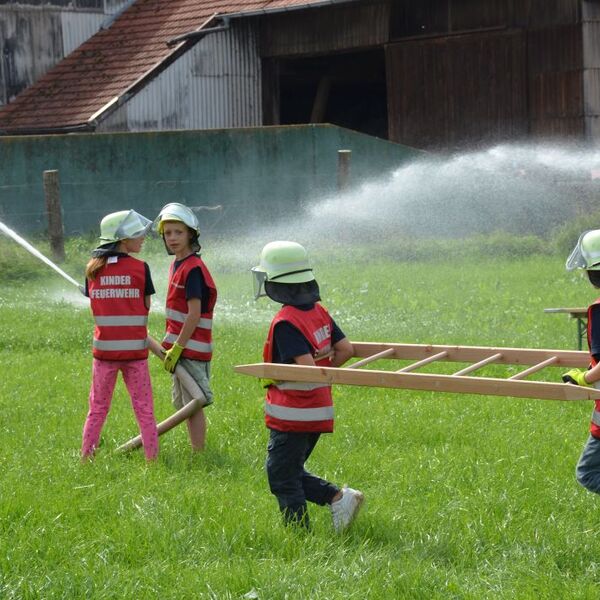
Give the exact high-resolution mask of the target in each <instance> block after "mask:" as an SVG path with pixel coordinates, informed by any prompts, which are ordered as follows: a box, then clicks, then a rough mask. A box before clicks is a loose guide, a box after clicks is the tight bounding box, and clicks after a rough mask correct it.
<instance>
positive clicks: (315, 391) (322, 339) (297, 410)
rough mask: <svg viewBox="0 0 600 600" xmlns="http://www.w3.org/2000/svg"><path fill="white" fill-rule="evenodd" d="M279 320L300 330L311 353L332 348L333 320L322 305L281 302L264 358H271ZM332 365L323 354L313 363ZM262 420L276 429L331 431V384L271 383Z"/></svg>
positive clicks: (270, 359)
mask: <svg viewBox="0 0 600 600" xmlns="http://www.w3.org/2000/svg"><path fill="white" fill-rule="evenodd" d="M281 321H287V322H288V323H291V324H292V325H293V326H294V327H296V329H298V330H299V331H300V333H302V335H303V336H304V337H305V338H306V339H307V341H308V342H309V344H310V345H311V348H312V354H313V356H316V355H317V354H325V353H326V352H328V351H329V350H330V349H331V332H332V330H333V324H332V321H331V317H330V316H329V313H328V312H327V310H325V308H323V307H322V306H321V305H320V304H315V306H314V308H312V309H311V310H308V311H305V310H300V309H298V308H295V307H293V306H284V307H283V308H282V309H281V310H280V311H279V312H278V313H277V314H276V315H275V318H274V319H273V322H272V323H271V327H270V329H269V336H268V338H267V341H266V343H265V347H264V350H263V359H264V361H265V362H273V332H274V330H275V325H277V323H280V322H281ZM316 364H317V365H318V366H321V367H329V366H331V359H330V358H326V359H322V360H319V361H318V362H317V363H316ZM265 422H266V425H267V427H269V428H270V429H276V430H278V431H298V432H313V431H314V432H321V433H330V432H332V431H333V400H332V397H331V386H329V385H327V384H322V383H305V382H296V381H281V382H276V383H274V384H272V385H270V386H269V387H268V389H267V396H266V399H265Z"/></svg>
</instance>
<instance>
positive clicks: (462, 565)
mask: <svg viewBox="0 0 600 600" xmlns="http://www.w3.org/2000/svg"><path fill="white" fill-rule="evenodd" d="M262 241H268V240H261V241H260V242H262ZM88 242H89V240H78V241H77V240H76V241H74V242H72V243H71V245H70V246H69V261H68V262H67V264H66V266H65V269H66V270H68V271H69V273H70V274H71V275H74V276H75V277H76V278H77V279H81V278H82V276H81V273H82V268H83V265H84V263H85V260H86V252H87V251H88V249H89V247H91V243H88ZM9 245H10V243H9V242H6V244H4V243H3V244H2V250H3V251H4V250H6V251H7V252H8V248H9ZM13 246H15V247H16V245H15V244H13ZM259 247H260V245H259V246H258V248H259ZM452 247H453V248H454V250H456V249H457V248H459V247H461V242H455V243H454V246H452ZM448 248H450V246H448ZM238 250H239V254H236V253H235V252H233V251H231V250H230V249H229V248H228V247H225V246H224V245H221V246H220V245H218V244H215V245H214V246H213V247H212V248H211V247H210V241H207V251H206V252H205V254H204V256H205V259H206V261H207V263H208V264H209V265H211V266H212V268H213V271H214V275H215V279H216V280H217V284H218V286H219V290H220V301H219V304H218V309H217V312H216V316H215V343H216V346H217V349H216V353H215V358H214V361H213V389H214V392H215V403H214V405H213V406H211V407H210V408H208V409H207V415H208V418H209V431H208V448H207V450H206V451H205V452H204V453H203V454H202V455H197V456H192V455H191V454H190V450H189V445H188V440H187V434H186V431H185V428H184V427H179V428H177V429H175V430H174V431H172V432H170V433H168V434H166V435H165V436H163V437H162V438H161V451H160V457H159V461H158V463H157V464H156V465H153V466H151V467H147V466H146V464H145V462H144V459H143V455H142V453H141V452H137V453H134V454H131V455H128V456H124V455H120V454H117V453H116V452H114V450H115V448H116V446H117V445H118V444H119V443H122V442H124V441H125V440H127V439H128V438H129V437H131V436H132V435H134V434H135V433H136V424H135V420H134V418H133V413H132V410H131V408H130V406H129V401H128V397H127V394H126V392H125V389H124V386H123V384H122V382H119V384H118V386H117V390H116V393H115V397H114V400H113V408H112V410H111V412H110V414H109V417H108V421H107V423H106V425H105V428H104V431H103V438H102V444H101V447H100V449H99V452H98V456H97V459H96V460H95V462H94V463H91V464H88V465H81V464H80V463H79V460H78V451H79V444H80V436H81V429H82V426H83V421H84V418H85V414H86V409H87V394H88V389H89V383H90V371H91V354H90V341H91V334H92V320H91V316H90V314H89V311H88V309H87V305H86V301H85V300H84V299H83V298H81V297H80V296H79V295H78V292H77V291H76V290H75V289H74V288H73V289H70V288H69V287H68V284H67V283H66V282H63V280H62V279H60V278H59V277H58V276H57V275H55V274H54V273H53V272H52V271H50V270H49V269H47V268H46V267H43V266H42V265H37V264H36V263H32V262H30V261H29V259H28V258H27V257H24V258H23V252H21V251H20V250H18V249H15V248H11V250H10V251H11V252H13V253H14V257H15V258H14V260H12V261H11V269H10V270H9V269H8V268H6V269H4V272H2V271H0V279H1V280H2V281H1V287H0V369H1V370H0V373H1V377H0V412H1V414H2V417H1V419H0V473H1V491H0V598H2V599H4V598H6V599H8V598H44V599H45V598H69V599H71V598H218V599H221V598H260V599H271V598H275V599H278V598H290V599H295V598H301V599H304V598H340V599H341V598H357V599H358V598H386V599H387V598H424V599H425V598H427V599H429V598H552V599H556V598H598V597H599V596H600V539H596V535H597V534H598V533H599V531H600V517H599V516H598V514H596V510H597V508H598V505H599V503H600V499H599V498H597V497H595V496H594V495H592V494H590V493H588V492H586V491H585V490H584V489H583V488H580V487H579V485H578V484H577V482H576V481H575V478H574V467H575V463H576V461H577V458H578V456H579V453H580V451H581V448H582V446H583V443H584V441H585V439H586V437H587V430H588V424H589V414H590V411H591V405H590V404H589V403H583V402H578V403H559V402H552V401H542V400H522V399H515V398H498V397H485V396H467V395H462V396H461V395H445V394H435V393H430V392H412V391H407V390H385V389H365V388H355V387H339V388H336V389H335V392H334V397H335V402H336V415H337V421H336V431H335V433H334V434H333V435H331V436H324V437H323V438H322V440H321V442H320V443H319V445H318V446H317V450H316V451H315V454H314V456H313V457H312V458H311V461H310V463H309V468H312V469H313V470H314V471H315V472H316V473H319V474H321V475H323V476H325V477H327V478H329V479H331V480H333V481H334V482H337V483H338V484H343V483H348V484H350V485H352V486H354V487H358V488H359V489H361V490H362V491H364V493H365V496H366V498H367V504H366V507H365V510H364V512H362V513H361V514H360V516H359V518H358V520H357V521H356V523H355V524H354V525H353V527H352V528H351V529H350V530H349V531H348V532H347V533H346V534H344V535H342V536H335V535H334V534H333V532H332V528H331V523H330V515H329V512H328V511H327V510H325V509H323V508H321V507H316V506H312V507H310V511H311V519H312V522H313V525H314V528H313V531H312V532H311V533H309V534H305V533H302V532H297V531H294V530H287V529H285V528H283V526H282V525H281V523H280V518H279V513H278V509H277V505H276V501H275V499H274V498H273V497H272V496H271V495H270V493H269V491H268V487H267V482H266V477H265V474H264V470H263V463H264V458H265V446H266V440H267V430H266V429H265V427H264V423H263V417H262V393H261V390H260V388H259V385H258V383H257V382H256V380H254V379H251V378H247V377H243V376H240V375H236V374H234V373H233V370H232V366H233V365H235V364H240V363H248V362H258V361H259V360H260V356H261V348H262V343H263V340H264V337H265V335H266V331H267V327H268V324H269V321H270V318H271V316H272V314H273V313H274V312H275V310H276V305H274V304H272V303H270V302H269V301H267V300H261V301H260V302H259V303H256V304H255V303H254V302H253V300H252V296H251V291H252V284H251V279H250V275H249V274H248V272H247V268H248V267H250V266H252V264H253V262H254V260H255V258H256V257H257V255H258V250H256V251H255V249H254V248H251V249H248V248H240V249H238ZM542 250H543V249H542ZM451 254H452V253H449V254H448V255H447V256H448V258H444V256H446V255H444V253H443V252H442V253H440V257H439V258H438V259H437V260H433V259H432V258H431V257H428V258H427V257H421V258H419V257H417V259H416V260H412V261H407V260H404V258H405V257H404V258H403V257H399V256H395V255H394V252H393V251H390V249H389V248H388V249H387V250H386V249H383V250H382V251H381V252H380V251H378V250H376V251H374V252H371V251H363V252H359V251H357V252H356V254H355V255H352V254H348V253H346V252H342V251H338V252H335V253H328V252H326V251H325V250H317V251H315V252H314V253H313V258H314V262H315V265H316V272H317V277H318V279H319V281H320V283H321V288H322V295H323V298H324V302H325V304H326V306H328V308H329V309H330V311H331V312H332V314H333V315H334V317H335V318H336V320H337V321H338V323H339V324H340V326H341V327H342V329H344V331H345V332H346V334H347V335H348V337H349V338H350V339H353V340H360V341H394V342H407V343H408V342H410V343H453V344H464V345H496V346H513V347H532V348H563V349H573V348H574V347H575V337H576V336H575V324H574V322H573V321H570V320H569V319H568V318H567V317H566V316H564V315H545V314H544V313H543V309H544V308H546V307H551V306H579V305H585V304H587V303H589V302H590V301H592V300H593V299H594V297H595V296H594V290H593V288H592V287H591V286H590V285H589V284H588V283H587V281H586V280H584V279H583V278H582V277H581V276H580V275H579V274H568V273H566V272H565V271H564V266H563V265H564V257H563V256H559V255H555V254H551V253H548V254H546V253H544V252H543V251H542V252H538V251H532V252H531V253H530V254H529V255H528V256H523V257H521V258H515V257H507V256H503V255H502V253H499V252H491V253H489V254H488V253H486V252H485V251H484V249H480V251H479V252H475V251H473V252H471V255H470V257H469V256H468V255H467V253H464V254H465V255H461V252H459V251H458V250H456V252H455V253H454V257H452V256H451ZM457 257H458V258H457ZM142 258H144V259H146V260H148V262H149V263H150V264H151V267H152V270H153V274H154V279H155V284H156V287H157V289H158V291H159V292H160V293H159V294H158V296H159V298H157V299H156V300H155V303H154V305H153V314H152V317H151V322H150V332H151V333H152V334H153V335H154V336H156V337H159V336H160V334H161V332H162V329H163V317H162V315H161V309H162V299H164V291H165V286H166V267H167V264H168V261H167V257H166V256H164V253H163V252H161V248H160V245H159V244H158V243H155V242H151V243H149V244H148V249H147V252H145V253H144V254H143V255H142ZM367 258H370V260H367ZM15 261H16V263H15ZM150 361H151V372H152V376H153V383H154V392H155V405H156V413H157V417H158V418H159V419H163V418H165V417H166V416H167V415H169V414H170V413H171V410H172V409H171V407H170V401H169V397H170V381H169V378H168V377H167V376H166V374H165V373H164V372H163V371H162V370H161V368H160V366H159V365H158V364H157V363H156V361H155V360H153V359H152V358H151V359H150ZM548 373H549V374H550V376H552V375H554V376H555V377H556V378H558V376H559V374H560V371H556V370H554V371H548Z"/></svg>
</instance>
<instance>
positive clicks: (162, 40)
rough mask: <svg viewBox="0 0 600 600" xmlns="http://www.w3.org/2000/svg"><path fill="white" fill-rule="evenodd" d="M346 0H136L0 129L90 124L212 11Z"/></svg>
mask: <svg viewBox="0 0 600 600" xmlns="http://www.w3.org/2000/svg"><path fill="white" fill-rule="evenodd" d="M344 1H350V0H325V1H324V0H169V2H165V1H164V0H138V1H137V2H135V3H134V4H133V5H132V6H131V7H129V8H128V9H127V10H125V11H124V12H123V13H122V14H121V15H120V16H118V17H117V18H116V19H115V21H114V22H113V23H112V25H111V26H110V27H109V28H107V29H103V30H101V31H99V32H98V33H97V34H96V35H94V36H93V37H92V38H90V39H89V40H88V41H87V42H85V43H84V44H82V45H81V46H80V47H79V48H77V49H76V50H75V51H74V52H73V53H72V54H70V55H69V56H68V57H66V58H65V59H64V60H63V61H61V62H60V63H59V64H58V65H56V67H54V68H53V69H51V70H50V71H48V73H46V75H44V76H43V77H42V78H41V79H40V80H39V81H38V82H36V83H35V84H34V85H32V86H31V87H29V88H27V89H26V90H24V91H23V92H22V93H21V94H20V95H19V96H17V98H16V99H15V101H14V102H12V103H11V104H8V105H6V106H4V107H2V109H0V133H4V134H6V133H28V132H31V133H34V132H44V131H48V132H51V131H64V130H73V131H76V130H80V129H92V128H93V127H94V123H93V119H92V117H95V118H97V117H98V116H99V115H101V114H102V113H103V111H104V109H105V108H106V107H109V106H115V105H118V103H119V99H122V98H123V97H124V95H125V94H129V93H132V92H133V91H134V90H135V86H136V85H139V84H141V83H143V81H144V79H146V78H148V77H151V76H152V75H153V73H154V72H156V71H160V68H161V65H165V64H169V63H170V62H171V61H172V60H174V59H175V58H177V56H178V55H179V54H180V53H181V52H182V50H184V49H185V42H184V43H181V44H179V45H177V46H174V47H168V46H167V42H168V41H169V40H171V39H173V38H175V37H177V36H180V35H183V34H185V33H189V32H190V31H194V30H199V29H201V28H203V27H210V26H211V25H214V24H211V23H210V21H211V20H212V17H213V16H215V15H228V14H232V15H233V14H235V15H240V16H241V15H243V14H248V13H250V14H256V13H259V12H260V13H262V12H271V11H278V10H288V9H290V10H291V9H298V8H302V7H308V6H319V5H324V4H334V3H337V2H344Z"/></svg>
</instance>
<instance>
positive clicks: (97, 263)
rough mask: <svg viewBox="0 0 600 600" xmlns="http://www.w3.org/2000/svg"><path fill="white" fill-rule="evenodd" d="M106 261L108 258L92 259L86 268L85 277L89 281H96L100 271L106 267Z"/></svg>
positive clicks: (97, 257)
mask: <svg viewBox="0 0 600 600" xmlns="http://www.w3.org/2000/svg"><path fill="white" fill-rule="evenodd" d="M106 259H107V257H106V256H96V257H94V258H90V261H89V262H88V264H87V265H86V267H85V276H86V277H87V279H89V280H90V281H94V279H96V275H98V272H99V271H100V269H102V268H104V266H105V265H106Z"/></svg>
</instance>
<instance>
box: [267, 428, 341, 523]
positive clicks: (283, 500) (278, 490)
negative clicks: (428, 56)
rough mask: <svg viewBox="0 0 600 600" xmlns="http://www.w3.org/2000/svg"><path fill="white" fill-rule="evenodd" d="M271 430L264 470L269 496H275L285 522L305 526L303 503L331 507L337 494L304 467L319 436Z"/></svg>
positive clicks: (328, 484)
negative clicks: (265, 471)
mask: <svg viewBox="0 0 600 600" xmlns="http://www.w3.org/2000/svg"><path fill="white" fill-rule="evenodd" d="M270 431H271V435H270V437H269V444H268V446H267V465H266V467H267V476H268V478H269V487H270V488H271V493H273V494H274V495H275V496H276V498H277V501H278V502H279V508H280V510H281V512H282V513H283V517H284V520H285V522H286V523H299V524H302V525H305V526H306V527H308V525H309V521H308V513H307V512H306V501H307V500H308V501H309V502H314V503H315V504H320V505H325V504H331V500H332V498H333V497H334V496H335V495H336V494H337V493H338V491H339V488H337V487H336V486H335V485H333V484H332V483H329V482H328V481H325V480H324V479H321V478H320V477H316V476H315V475H312V474H311V473H309V472H308V471H307V470H306V469H305V468H304V463H305V462H306V461H307V460H308V457H309V456H310V454H311V452H312V451H313V449H314V447H315V445H316V443H317V442H318V441H319V436H320V435H321V434H320V433H308V432H307V433H297V432H285V431H275V430H274V429H271V430H270Z"/></svg>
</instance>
